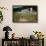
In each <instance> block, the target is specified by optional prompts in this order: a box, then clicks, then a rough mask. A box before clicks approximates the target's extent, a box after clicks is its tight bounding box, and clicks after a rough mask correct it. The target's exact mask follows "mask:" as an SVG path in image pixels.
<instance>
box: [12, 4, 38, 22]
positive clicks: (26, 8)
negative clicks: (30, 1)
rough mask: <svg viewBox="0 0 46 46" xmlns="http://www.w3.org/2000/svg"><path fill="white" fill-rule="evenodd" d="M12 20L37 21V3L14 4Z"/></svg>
mask: <svg viewBox="0 0 46 46" xmlns="http://www.w3.org/2000/svg"><path fill="white" fill-rule="evenodd" d="M13 22H17V23H18V22H19V23H37V22H38V7H37V5H14V6H13Z"/></svg>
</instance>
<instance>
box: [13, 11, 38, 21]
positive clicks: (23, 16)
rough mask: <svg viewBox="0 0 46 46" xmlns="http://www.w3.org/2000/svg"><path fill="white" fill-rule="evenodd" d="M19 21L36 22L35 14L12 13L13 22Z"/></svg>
mask: <svg viewBox="0 0 46 46" xmlns="http://www.w3.org/2000/svg"><path fill="white" fill-rule="evenodd" d="M19 19H26V20H28V22H37V14H33V13H17V12H16V13H13V22H18V21H19Z"/></svg>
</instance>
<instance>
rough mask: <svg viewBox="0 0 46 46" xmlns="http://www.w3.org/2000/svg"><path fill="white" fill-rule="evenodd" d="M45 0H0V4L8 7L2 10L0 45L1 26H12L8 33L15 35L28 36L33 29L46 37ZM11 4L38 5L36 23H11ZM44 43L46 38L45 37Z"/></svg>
mask: <svg viewBox="0 0 46 46" xmlns="http://www.w3.org/2000/svg"><path fill="white" fill-rule="evenodd" d="M45 4H46V0H23V1H22V0H0V6H4V7H6V8H7V9H8V11H7V10H6V9H5V10H4V9H3V10H2V12H3V17H4V18H3V22H2V23H0V46H2V45H1V42H2V40H1V39H2V38H4V32H3V27H4V26H7V25H9V26H10V27H11V28H12V32H10V35H11V34H12V33H13V32H15V34H16V37H22V36H23V37H29V36H30V35H31V34H33V30H34V31H41V32H43V33H44V35H45V37H46V5H45ZM13 5H38V23H13V22H12V6H13ZM45 45H46V38H45Z"/></svg>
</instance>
